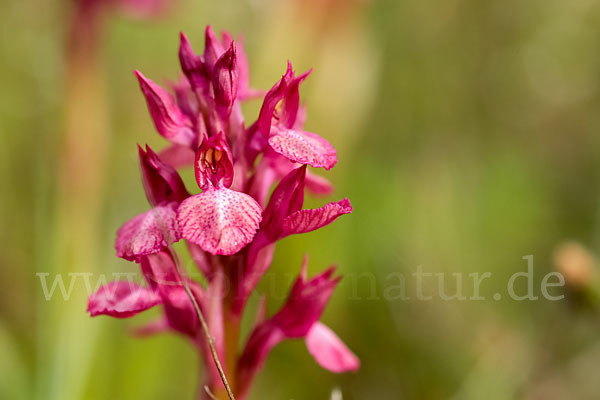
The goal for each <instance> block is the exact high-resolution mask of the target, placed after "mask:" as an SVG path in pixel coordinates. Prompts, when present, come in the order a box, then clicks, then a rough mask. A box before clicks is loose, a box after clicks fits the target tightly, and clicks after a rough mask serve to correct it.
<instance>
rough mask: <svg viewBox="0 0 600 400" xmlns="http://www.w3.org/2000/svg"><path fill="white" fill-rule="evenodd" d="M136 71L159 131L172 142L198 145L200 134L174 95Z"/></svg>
mask: <svg viewBox="0 0 600 400" xmlns="http://www.w3.org/2000/svg"><path fill="white" fill-rule="evenodd" d="M134 72H135V76H137V78H138V81H139V83H140V88H141V89H142V93H143V94H144V97H146V103H147V104H148V109H149V110H150V115H151V116H152V120H153V121H154V126H155V127H156V130H157V131H158V133H160V134H161V136H163V137H164V138H166V139H167V140H169V141H170V142H173V143H179V144H182V145H184V146H190V147H195V146H197V145H198V143H197V142H198V137H197V136H198V135H196V133H195V132H194V130H193V125H192V121H190V119H189V118H188V117H187V116H186V115H185V114H184V113H183V112H182V111H181V110H180V109H179V107H178V106H177V103H176V102H175V99H174V98H173V96H172V95H171V94H170V93H169V92H167V91H166V90H164V89H163V88H161V87H160V86H158V85H157V84H156V83H154V82H152V81H151V80H150V79H148V78H146V77H145V76H144V75H143V74H142V73H141V72H140V71H134Z"/></svg>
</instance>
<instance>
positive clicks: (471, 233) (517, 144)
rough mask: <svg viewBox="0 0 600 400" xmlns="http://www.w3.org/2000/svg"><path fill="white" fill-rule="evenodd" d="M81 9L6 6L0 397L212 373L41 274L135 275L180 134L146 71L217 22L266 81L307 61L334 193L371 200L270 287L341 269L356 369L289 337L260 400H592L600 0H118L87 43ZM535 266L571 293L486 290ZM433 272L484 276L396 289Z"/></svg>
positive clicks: (80, 290)
mask: <svg viewBox="0 0 600 400" xmlns="http://www.w3.org/2000/svg"><path fill="white" fill-rule="evenodd" d="M73 9H74V7H73V2H70V1H56V0H19V1H17V0H14V1H11V0H9V1H2V2H0V33H1V37H2V39H1V40H0V49H1V57H0V83H1V88H2V89H1V94H0V134H1V135H2V145H1V146H0V177H1V182H2V188H3V190H2V195H1V196H0V205H1V207H0V218H1V225H0V226H1V227H2V229H1V230H0V243H1V245H0V246H1V251H0V265H1V268H0V398H2V399H37V400H42V399H43V400H58V399H60V400H75V399H90V400H92V399H94V400H95V399H98V400H100V399H111V398H115V399H173V398H183V399H186V398H192V397H193V393H194V391H195V390H196V381H197V378H198V374H201V370H200V367H199V361H198V360H197V359H196V357H195V354H194V352H193V351H190V348H189V347H188V344H187V343H185V342H184V341H183V340H182V339H180V338H178V337H174V336H168V335H159V336H155V337H151V338H145V339H140V338H134V337H132V336H131V335H130V334H129V332H130V330H131V329H132V328H133V327H134V326H137V325H140V324H142V323H143V322H144V321H147V320H148V318H149V317H151V316H146V315H140V316H138V317H136V318H134V319H131V320H115V319H110V318H103V317H100V318H95V319H90V318H89V317H88V316H87V314H86V313H85V306H86V288H85V287H84V285H82V281H81V280H80V281H78V282H77V283H76V284H75V285H74V287H73V292H72V296H71V297H70V300H69V301H64V300H63V299H62V297H61V296H57V295H55V296H53V298H52V300H50V301H46V300H45V298H44V294H43V290H42V285H41V280H40V277H39V276H37V275H36V273H48V274H50V275H49V279H50V281H51V280H52V279H53V278H54V276H56V274H59V273H60V274H68V273H93V274H94V275H93V276H92V283H94V284H95V282H96V281H95V280H94V279H96V278H97V275H98V274H100V273H106V274H110V273H111V272H117V271H119V272H123V271H131V272H135V266H134V265H132V264H129V263H126V262H124V261H122V260H119V259H117V258H116V257H115V256H114V250H113V240H114V235H115V231H116V229H117V228H118V227H119V226H120V224H121V223H122V222H124V221H125V220H127V219H128V218H129V217H131V216H133V215H136V214H137V213H139V212H141V211H143V210H145V209H146V207H147V205H146V201H145V199H144V195H143V190H142V186H141V183H140V180H139V172H138V167H137V162H136V153H137V150H136V146H135V145H136V143H141V144H143V143H149V144H151V145H152V146H154V147H155V148H161V147H162V146H164V144H165V143H164V142H163V141H162V140H161V138H159V136H158V135H157V134H156V133H155V132H154V129H153V125H152V122H151V119H150V117H149V115H148V113H147V110H146V105H145V103H144V99H143V97H142V95H141V94H140V92H139V89H138V86H137V82H136V80H135V79H134V76H133V74H132V70H133V69H140V70H142V71H143V72H144V73H145V74H146V75H147V76H149V77H151V78H152V79H154V80H156V81H160V82H164V80H165V79H174V78H176V77H177V73H178V61H177V46H178V32H179V31H180V30H183V31H185V32H186V34H187V35H188V37H189V38H190V40H191V41H192V44H193V45H194V46H195V48H196V50H200V49H201V48H202V43H203V30H204V27H205V25H206V24H211V25H212V26H213V27H214V28H215V30H221V29H227V30H229V31H231V32H232V33H234V34H236V35H237V34H240V33H242V34H243V35H244V37H245V43H246V50H247V52H248V55H249V58H250V66H251V83H252V85H253V87H255V88H261V89H267V88H269V87H270V86H271V85H272V84H273V83H274V82H275V81H276V80H277V79H278V78H279V77H280V75H281V74H282V73H283V71H284V68H285V62H286V60H287V59H290V60H291V61H292V62H293V63H294V65H295V67H296V69H297V70H298V71H302V70H304V69H308V68H310V67H313V68H314V72H313V74H312V76H311V77H310V78H309V80H308V81H307V82H306V84H305V86H304V87H303V89H304V90H303V93H302V96H303V101H304V102H305V103H306V104H307V106H308V120H307V127H308V128H309V129H310V130H312V131H315V132H318V133H320V134H321V135H322V136H324V137H325V138H327V139H329V140H330V141H331V142H332V143H333V144H334V145H335V146H336V147H337V148H338V154H339V158H340V162H339V164H338V165H337V166H336V168H334V169H333V170H332V171H330V172H328V173H327V177H328V178H329V179H330V180H331V181H332V182H333V183H334V184H335V186H336V193H335V195H334V196H332V199H334V198H341V197H343V196H347V197H349V198H350V199H351V201H352V204H353V206H354V209H355V211H354V213H353V214H352V215H351V216H346V217H343V218H341V219H340V220H339V221H337V222H336V223H335V224H333V225H332V226H330V227H328V228H326V229H323V230H320V231H318V232H314V233H311V234H307V235H303V236H298V237H293V238H288V239H286V240H285V241H283V242H282V243H281V244H280V245H279V247H278V250H277V252H276V256H275V261H274V265H273V267H272V269H271V271H270V272H269V275H268V278H267V279H266V280H265V281H264V282H263V283H262V284H261V289H262V290H263V291H265V292H269V293H270V294H271V295H272V299H271V300H270V302H269V306H270V309H271V311H273V310H275V309H276V308H277V306H278V305H279V304H281V302H282V301H283V297H284V295H285V292H286V290H287V287H288V286H289V284H290V282H291V281H292V279H293V277H294V276H295V275H296V274H297V272H298V270H299V266H300V262H301V259H302V256H303V254H305V253H309V254H310V268H309V271H311V272H316V271H319V270H321V269H323V268H324V267H326V266H327V265H329V264H331V263H336V264H338V265H339V271H340V272H341V273H342V274H344V275H346V279H344V280H343V281H342V283H341V284H340V286H339V287H338V290H337V291H336V292H335V294H334V296H333V297H332V300H331V303H330V304H329V306H328V308H327V309H326V312H325V314H324V317H323V320H324V321H325V322H326V323H327V324H328V325H329V326H331V327H332V328H333V329H334V330H335V331H336V332H338V333H339V335H340V336H341V337H342V338H343V340H344V341H345V342H346V343H347V344H348V346H349V347H350V348H351V349H353V351H354V352H355V353H356V354H357V355H358V356H359V357H360V359H361V361H362V365H361V369H360V371H359V372H358V373H356V374H348V375H333V374H330V373H328V372H326V371H324V370H322V369H320V368H319V367H318V366H317V365H316V363H315V362H314V361H313V360H312V358H311V357H310V355H309V354H308V353H307V351H306V349H305V346H304V344H303V343H302V341H296V342H294V341H291V342H286V343H283V344H281V345H279V346H278V347H277V348H276V349H275V350H274V351H273V353H272V355H271V357H270V358H269V360H268V362H267V364H266V367H265V370H264V372H263V373H262V374H261V375H260V377H259V378H258V381H257V383H256V385H255V387H254V389H253V392H252V398H254V399H327V398H329V397H330V394H331V392H332V390H333V389H334V388H338V389H339V392H341V393H342V394H343V398H344V399H457V400H459V399H477V400H479V399H482V398H485V399H597V398H600V380H598V378H597V366H598V364H599V363H600V340H599V339H600V323H599V322H600V319H599V318H600V316H599V313H598V305H599V304H598V302H597V299H598V296H597V287H598V284H597V279H596V273H595V271H596V258H595V257H596V256H595V254H596V253H598V254H600V214H599V211H600V208H599V205H600V202H599V200H600V198H599V195H600V193H599V190H598V188H600V112H599V110H600V91H599V90H600V1H598V0H570V1H559V0H527V1H522V0H503V1H500V0H493V1H481V0H445V1H439V0H401V1H398V0H372V1H367V0H363V1H361V0H310V1H307V0H245V1H233V0H221V1H219V2H208V1H191V0H174V1H173V2H172V4H169V7H168V9H167V10H166V11H165V12H162V13H159V15H157V16H154V17H152V18H139V16H132V15H131V14H130V13H129V14H128V13H124V12H121V11H118V10H107V11H106V12H105V13H104V16H103V18H102V19H101V20H100V21H99V22H98V26H94V27H91V26H90V29H92V28H93V29H95V30H96V31H97V33H98V34H97V36H96V37H86V36H85V35H81V34H78V36H77V37H76V38H73V33H72V31H71V25H72V19H73ZM70 32H71V33H70ZM84 32H85V30H84ZM73 41H75V42H78V43H84V44H85V45H84V46H83V48H84V49H86V50H85V51H83V52H82V54H78V55H73V51H70V50H69V48H70V47H69V46H70V44H69V43H72V42H73ZM259 106H260V104H259V103H258V102H253V103H250V104H248V106H247V107H246V109H245V111H246V119H247V121H252V120H253V119H254V118H255V116H256V113H257V110H258V108H259ZM74 150H75V151H74ZM67 154H71V156H67ZM73 154H75V155H76V156H75V157H74V156H73ZM190 177H191V175H189V176H188V177H187V178H188V179H189V178H190ZM189 187H190V188H191V187H193V186H189ZM323 201H324V200H323V199H316V200H310V201H309V205H317V204H319V203H321V202H323ZM566 240H571V241H575V242H576V243H578V244H570V245H568V246H567V247H566V250H565V247H564V245H563V246H562V247H560V248H559V250H557V246H561V244H562V243H564V242H565V241H566ZM557 251H558V254H559V255H558V256H557ZM526 255H533V256H534V260H535V264H534V265H535V274H534V284H535V285H534V286H535V290H536V294H537V295H540V292H539V285H540V282H541V279H542V277H543V276H544V275H545V274H547V273H549V272H552V271H555V270H556V269H558V270H560V271H562V272H563V273H564V274H565V276H566V278H567V286H566V287H565V288H564V289H557V290H555V291H554V292H553V293H554V294H564V295H565V298H564V299H563V300H560V301H547V300H544V299H543V298H540V299H539V300H537V301H514V300H511V299H508V298H507V296H504V297H503V298H502V299H501V300H499V301H496V300H494V299H493V298H492V294H493V293H496V292H498V293H503V294H505V293H506V284H507V281H508V280H509V277H510V276H511V275H512V274H514V273H516V272H519V271H525V270H526V262H525V261H524V260H523V259H522V257H523V256H526ZM419 265H420V266H422V268H423V270H424V271H427V272H445V273H447V274H448V275H447V276H448V279H447V282H446V283H447V284H448V285H451V284H452V280H451V279H450V277H451V275H450V274H452V273H463V274H464V277H465V279H467V275H466V274H468V273H472V272H480V273H483V272H490V273H491V274H492V277H491V278H490V279H489V280H487V281H485V283H484V284H482V295H484V296H485V297H486V300H483V301H458V300H455V301H442V300H440V299H439V298H438V297H436V298H434V299H433V300H431V301H418V300H416V299H414V296H412V297H413V300H402V299H397V298H394V297H395V296H394V295H391V294H390V293H391V292H389V289H390V287H391V286H392V285H398V281H397V280H395V279H397V278H391V277H393V276H397V274H398V273H400V274H403V275H404V276H405V277H406V280H407V283H406V286H407V295H411V294H414V281H412V280H411V275H410V274H411V273H412V272H414V271H415V270H416V268H417V266H419ZM390 274H392V275H390ZM394 274H395V275H394ZM94 277H96V278H94ZM78 279H81V278H78ZM427 282H429V283H428V284H427V285H428V286H426V292H427V291H428V292H427V293H433V294H435V293H437V290H438V288H437V287H436V283H435V281H434V280H429V281H427ZM468 282H469V281H465V292H466V294H467V295H469V294H470V293H471V292H470V291H469V288H468V285H467V283H468ZM68 283H69V282H68V280H67V281H66V284H68ZM525 286H526V284H525V282H523V281H520V283H519V285H518V287H517V289H518V290H520V291H523V290H524V289H526V287H525ZM386 289H387V290H388V291H386ZM453 290H454V289H453V286H450V288H449V289H448V293H452V291H453ZM334 397H335V396H334Z"/></svg>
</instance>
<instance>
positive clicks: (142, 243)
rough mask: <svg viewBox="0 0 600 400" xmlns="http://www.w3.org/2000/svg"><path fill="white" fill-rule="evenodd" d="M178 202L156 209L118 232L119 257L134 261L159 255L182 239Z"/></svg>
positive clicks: (125, 225)
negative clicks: (179, 226) (177, 213)
mask: <svg viewBox="0 0 600 400" xmlns="http://www.w3.org/2000/svg"><path fill="white" fill-rule="evenodd" d="M176 209H177V202H173V203H170V204H167V205H165V206H160V207H155V208H153V209H151V210H149V211H146V212H145V213H143V214H140V215H138V216H136V217H133V218H132V219H130V220H129V221H127V222H126V223H125V224H124V225H123V226H122V227H121V228H120V229H119V230H118V232H117V240H116V243H115V249H116V250H117V256H118V257H121V258H124V259H126V260H130V261H133V260H135V259H137V258H138V257H139V256H142V255H147V254H154V253H158V252H159V251H160V250H161V249H163V248H165V247H167V246H168V245H169V244H170V243H174V242H177V241H178V240H179V239H181V236H180V234H179V229H178V228H177V219H176Z"/></svg>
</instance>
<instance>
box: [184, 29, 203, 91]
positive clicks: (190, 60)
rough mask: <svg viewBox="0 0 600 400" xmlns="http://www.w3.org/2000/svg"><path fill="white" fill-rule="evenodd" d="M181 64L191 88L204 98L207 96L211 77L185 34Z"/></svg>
mask: <svg viewBox="0 0 600 400" xmlns="http://www.w3.org/2000/svg"><path fill="white" fill-rule="evenodd" d="M179 63H180V64H181V70H182V71H183V74H184V75H185V77H186V78H187V79H188V82H189V84H190V86H191V88H192V89H194V90H195V91H196V93H198V92H199V93H201V94H202V95H203V96H204V95H206V94H207V93H208V92H209V89H210V77H209V75H208V72H207V71H206V68H205V65H204V62H203V61H202V57H200V56H198V55H197V54H196V53H195V52H194V50H193V49H192V45H191V44H190V41H189V40H188V38H187V36H186V35H185V34H184V33H183V32H181V33H180V42H179Z"/></svg>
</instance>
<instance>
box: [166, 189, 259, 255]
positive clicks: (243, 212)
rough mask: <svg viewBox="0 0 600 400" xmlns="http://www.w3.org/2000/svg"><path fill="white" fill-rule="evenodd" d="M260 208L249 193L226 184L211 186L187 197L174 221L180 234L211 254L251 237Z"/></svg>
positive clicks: (225, 251)
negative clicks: (237, 190) (224, 186)
mask: <svg viewBox="0 0 600 400" xmlns="http://www.w3.org/2000/svg"><path fill="white" fill-rule="evenodd" d="M261 211H262V210H261V208H260V206H259V205H258V203H257V202H256V200H254V199H253V198H252V197H250V196H248V195H247V194H245V193H240V192H236V191H234V190H231V189H227V188H218V189H215V188H211V189H208V190H205V191H204V192H202V193H201V194H197V195H195V196H192V197H189V198H187V199H186V200H185V201H184V202H183V203H181V205H180V206H179V210H178V211H177V221H178V222H179V226H180V227H181V232H182V235H183V237H184V238H186V239H187V240H189V241H190V242H192V243H195V244H197V245H200V247H201V248H202V249H203V250H204V251H208V252H209V253H211V254H223V255H229V254H234V253H237V252H238V251H240V250H241V249H242V248H243V247H244V246H245V245H246V244H248V243H249V242H250V241H251V240H252V238H253V237H254V235H255V233H256V230H257V229H258V226H259V223H260V221H261Z"/></svg>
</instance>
